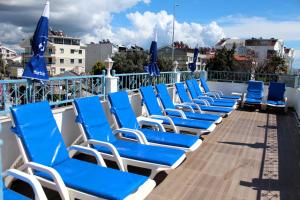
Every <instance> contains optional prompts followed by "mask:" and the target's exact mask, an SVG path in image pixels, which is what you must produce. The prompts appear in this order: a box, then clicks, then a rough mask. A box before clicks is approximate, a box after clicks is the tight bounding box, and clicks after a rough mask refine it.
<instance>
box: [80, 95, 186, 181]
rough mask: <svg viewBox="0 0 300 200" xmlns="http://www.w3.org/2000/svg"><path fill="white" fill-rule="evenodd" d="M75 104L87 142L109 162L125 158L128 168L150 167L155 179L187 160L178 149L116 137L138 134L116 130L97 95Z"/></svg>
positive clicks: (82, 99) (124, 162)
mask: <svg viewBox="0 0 300 200" xmlns="http://www.w3.org/2000/svg"><path fill="white" fill-rule="evenodd" d="M74 105H75V106H74V109H75V113H76V116H77V120H76V121H77V122H78V124H79V127H80V130H81V132H82V135H83V138H84V142H85V143H86V144H87V145H88V146H89V147H91V148H95V149H96V150H98V151H99V152H101V153H102V156H103V157H104V158H106V159H110V160H114V157H117V158H120V159H122V161H123V162H122V163H123V164H124V165H125V166H124V168H125V169H127V166H128V165H133V166H137V167H142V168H148V169H151V171H152V173H151V175H150V178H152V177H154V176H155V175H156V174H157V173H158V172H160V171H165V170H170V169H175V168H176V167H178V166H179V165H180V164H181V163H182V162H183V160H184V159H185V157H186V156H185V152H184V151H182V150H179V149H171V148H166V147H158V146H151V145H147V144H145V142H144V141H143V140H138V142H139V143H136V142H131V141H125V140H121V139H119V138H117V137H116V135H118V134H119V133H122V134H135V135H136V136H138V134H136V133H135V131H134V130H132V131H130V130H128V129H117V130H114V131H113V130H112V129H111V128H110V124H109V122H108V120H107V119H106V116H105V113H104V110H103V108H102V104H101V102H100V100H99V97H98V96H94V97H86V98H81V99H75V101H74ZM86 144H85V145H86ZM112 155H115V156H112ZM118 163H120V162H118ZM119 165H121V164H119Z"/></svg>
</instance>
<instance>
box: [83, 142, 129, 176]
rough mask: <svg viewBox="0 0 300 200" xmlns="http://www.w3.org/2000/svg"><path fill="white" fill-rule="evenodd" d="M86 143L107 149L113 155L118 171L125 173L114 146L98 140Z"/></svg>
mask: <svg viewBox="0 0 300 200" xmlns="http://www.w3.org/2000/svg"><path fill="white" fill-rule="evenodd" d="M87 143H88V144H92V145H99V146H103V147H106V148H107V149H109V150H110V151H111V153H112V154H113V156H114V157H115V159H116V162H117V164H118V166H119V169H120V170H121V171H123V172H125V171H126V170H125V166H124V163H123V161H122V158H121V156H120V154H119V152H118V150H117V149H116V147H115V146H114V145H112V144H111V143H108V142H103V141H98V140H88V141H87Z"/></svg>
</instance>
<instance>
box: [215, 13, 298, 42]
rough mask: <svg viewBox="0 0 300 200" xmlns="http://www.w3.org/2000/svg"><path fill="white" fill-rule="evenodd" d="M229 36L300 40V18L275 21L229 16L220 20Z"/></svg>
mask: <svg viewBox="0 0 300 200" xmlns="http://www.w3.org/2000/svg"><path fill="white" fill-rule="evenodd" d="M219 23H220V24H221V26H222V27H223V29H224V32H225V34H226V35H227V36H228V37H239V38H249V37H264V38H271V37H274V38H280V39H284V40H300V18H295V19H291V20H285V21H275V20H274V21H273V20H269V19H266V18H263V17H244V16H240V15H238V16H227V17H224V18H222V19H221V20H219Z"/></svg>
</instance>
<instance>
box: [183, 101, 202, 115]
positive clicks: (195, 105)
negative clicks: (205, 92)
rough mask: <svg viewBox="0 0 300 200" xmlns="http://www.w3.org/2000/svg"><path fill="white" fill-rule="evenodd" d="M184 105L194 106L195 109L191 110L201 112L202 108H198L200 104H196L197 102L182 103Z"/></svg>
mask: <svg viewBox="0 0 300 200" xmlns="http://www.w3.org/2000/svg"><path fill="white" fill-rule="evenodd" d="M183 104H184V105H188V106H190V107H192V108H193V107H196V109H195V108H193V110H194V112H200V113H202V110H201V108H200V106H199V105H198V104H196V103H193V102H189V103H183Z"/></svg>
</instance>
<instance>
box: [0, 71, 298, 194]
mask: <svg viewBox="0 0 300 200" xmlns="http://www.w3.org/2000/svg"><path fill="white" fill-rule="evenodd" d="M112 75H113V76H112V77H107V76H105V74H103V75H99V76H85V77H68V78H66V77H60V78H52V79H50V81H49V82H48V83H46V84H45V85H40V84H37V83H35V84H30V83H28V82H27V81H26V80H10V81H1V82H0V84H1V85H2V91H1V97H2V98H1V101H0V105H1V114H2V116H1V117H0V119H1V125H2V129H1V131H0V132H1V133H0V137H1V139H2V140H4V146H3V148H2V160H3V169H4V170H5V169H8V168H18V167H19V166H20V165H21V164H22V159H21V157H20V152H19V150H18V148H12V147H16V146H17V144H16V141H15V138H14V136H13V134H11V132H10V127H11V120H10V118H9V117H8V115H7V114H8V108H9V107H10V106H12V105H17V104H24V103H29V102H36V101H41V100H48V101H49V102H50V103H51V105H52V106H53V113H54V116H55V119H56V121H57V125H58V126H59V128H60V130H61V131H62V134H63V137H64V140H65V143H66V145H68V146H69V145H72V144H79V143H81V137H80V132H79V130H78V127H77V125H76V124H75V122H74V120H75V116H74V112H73V110H72V106H71V102H72V101H73V99H74V98H79V97H83V96H91V95H98V96H100V97H101V98H102V100H103V101H102V103H103V106H104V107H105V108H106V114H107V117H108V118H109V120H110V123H111V126H112V127H113V128H116V126H115V124H114V123H113V120H112V117H111V115H110V114H109V107H108V104H107V101H106V94H107V93H109V92H114V91H117V90H126V91H128V92H129V95H130V99H131V103H132V107H133V108H134V110H135V112H136V115H137V116H140V115H144V114H145V113H146V112H145V110H144V108H142V107H141V97H140V94H139V93H138V89H139V88H140V87H141V86H146V85H149V84H152V83H166V84H167V85H168V86H169V92H170V94H171V95H172V97H173V100H174V101H178V98H177V96H176V93H175V89H174V83H175V82H179V81H184V80H186V79H188V78H190V73H189V72H164V73H162V74H161V76H160V77H158V78H155V79H152V80H151V79H149V77H148V75H147V74H145V73H141V74H114V73H112ZM200 75H207V77H208V80H209V81H208V84H209V86H210V87H211V88H212V89H221V90H222V91H223V92H224V93H225V94H230V93H231V92H238V93H243V92H245V91H246V87H247V81H248V80H250V79H252V78H255V79H256V80H263V81H265V83H266V84H267V83H268V82H269V81H271V80H273V81H277V80H279V81H284V82H286V84H287V86H288V87H287V91H286V96H287V98H288V106H289V107H290V109H289V111H288V113H287V114H282V113H280V112H275V111H272V110H271V111H268V112H266V111H264V112H263V111H257V110H251V109H238V110H236V111H234V112H233V113H232V115H230V116H229V117H228V118H225V119H224V120H223V122H222V123H221V124H220V125H218V126H217V128H216V130H215V131H213V132H212V133H210V134H208V135H204V136H203V138H204V142H203V144H202V145H201V147H200V148H199V149H198V150H197V151H195V152H193V153H189V154H188V156H187V159H186V160H185V162H184V163H183V164H182V165H181V166H180V167H179V168H178V169H175V170H172V171H170V172H168V173H160V174H158V175H157V176H156V177H155V180H156V181H157V185H158V186H157V187H156V188H155V189H154V190H153V192H152V193H151V194H150V196H149V197H148V199H199V198H201V199H299V198H300V192H299V191H300V190H299V189H300V182H299V180H300V166H299V163H300V155H299V150H298V149H299V145H300V135H299V127H298V117H297V116H300V115H299V114H300V101H299V97H300V90H299V88H298V77H297V76H279V75H269V74H250V73H233V72H216V71H208V72H204V71H201V72H199V73H198V74H197V75H196V76H200ZM267 92H268V91H267V87H265V93H266V94H267ZM4 152H5V153H4ZM79 157H80V158H81V159H88V160H90V159H89V158H87V157H81V156H79ZM112 166H113V165H112ZM131 171H133V172H137V173H141V174H145V175H146V174H147V173H148V171H147V170H141V169H131ZM13 188H14V189H15V190H17V191H20V192H21V193H24V192H25V193H27V194H28V190H27V189H26V187H24V184H23V183H20V182H14V183H13ZM47 195H49V196H48V197H49V199H57V194H56V193H54V192H53V191H48V190H47Z"/></svg>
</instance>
